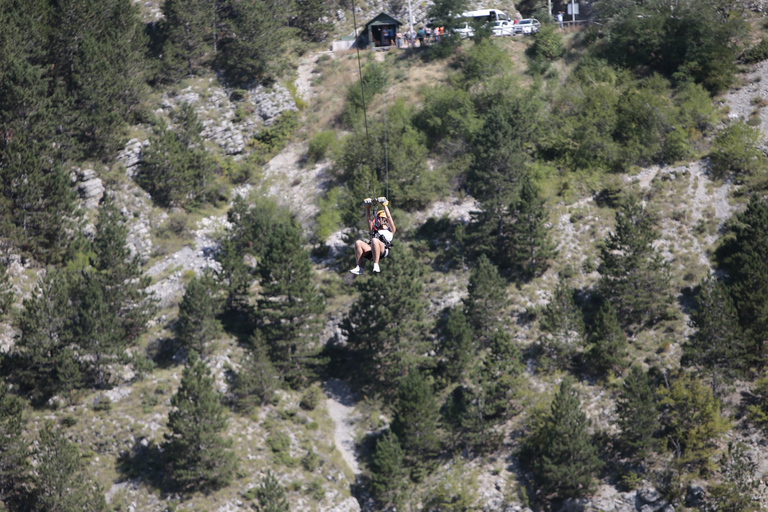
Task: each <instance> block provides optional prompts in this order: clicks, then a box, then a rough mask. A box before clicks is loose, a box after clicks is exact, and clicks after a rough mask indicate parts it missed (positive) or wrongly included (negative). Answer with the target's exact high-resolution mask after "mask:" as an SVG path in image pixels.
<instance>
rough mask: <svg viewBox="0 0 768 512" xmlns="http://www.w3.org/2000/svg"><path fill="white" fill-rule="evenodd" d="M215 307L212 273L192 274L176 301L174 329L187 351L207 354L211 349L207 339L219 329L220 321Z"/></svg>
mask: <svg viewBox="0 0 768 512" xmlns="http://www.w3.org/2000/svg"><path fill="white" fill-rule="evenodd" d="M217 309H218V304H217V300H216V297H215V295H214V283H213V279H212V278H211V276H210V275H208V274H206V275H203V276H202V277H200V278H198V277H193V278H192V280H191V281H190V282H189V284H187V288H186V290H185V291H184V297H183V298H182V299H181V303H179V320H178V327H177V329H176V337H177V339H178V340H179V342H180V343H181V345H182V346H183V347H184V349H185V350H186V351H187V352H189V351H190V350H194V351H196V352H197V353H198V354H207V353H208V352H209V351H210V342H211V341H212V340H213V339H214V338H215V337H216V336H217V335H218V334H219V333H220V332H221V323H220V322H219V321H218V320H217V319H216V312H217ZM206 346H208V348H206Z"/></svg>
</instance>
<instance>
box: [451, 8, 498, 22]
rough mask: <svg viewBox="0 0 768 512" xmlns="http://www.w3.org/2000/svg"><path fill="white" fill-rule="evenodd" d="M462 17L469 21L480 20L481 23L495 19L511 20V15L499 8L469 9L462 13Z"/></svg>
mask: <svg viewBox="0 0 768 512" xmlns="http://www.w3.org/2000/svg"><path fill="white" fill-rule="evenodd" d="M460 17H461V18H465V19H467V20H469V21H472V20H479V21H480V22H481V23H487V22H494V21H509V16H507V14H506V13H505V12H504V11H500V10H498V9H480V10H479V11H467V12H463V13H461V16H460Z"/></svg>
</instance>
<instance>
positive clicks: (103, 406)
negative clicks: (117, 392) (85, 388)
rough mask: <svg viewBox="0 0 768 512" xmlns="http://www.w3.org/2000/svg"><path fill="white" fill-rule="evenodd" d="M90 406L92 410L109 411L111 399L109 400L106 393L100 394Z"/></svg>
mask: <svg viewBox="0 0 768 512" xmlns="http://www.w3.org/2000/svg"><path fill="white" fill-rule="evenodd" d="M91 408H92V409H93V410H94V411H111V410H112V400H110V399H109V397H108V396H106V395H101V396H99V397H97V398H96V399H95V400H94V401H93V405H92V406H91Z"/></svg>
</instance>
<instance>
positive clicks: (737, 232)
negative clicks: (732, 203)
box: [717, 195, 768, 358]
mask: <svg viewBox="0 0 768 512" xmlns="http://www.w3.org/2000/svg"><path fill="white" fill-rule="evenodd" d="M728 228H729V230H730V233H729V235H728V236H727V237H726V238H725V240H724V241H723V244H722V246H721V247H720V248H719V249H718V251H717V257H718V261H719V263H720V265H721V267H722V268H723V269H724V270H725V271H726V272H728V276H729V277H730V286H729V288H730V291H731V295H732V297H733V302H734V305H735V306H736V311H738V314H739V322H740V323H741V327H742V329H743V330H744V332H745V334H746V335H747V336H748V338H749V339H750V341H751V342H752V343H753V345H754V348H751V349H749V351H750V352H753V353H755V354H759V357H763V358H764V357H765V354H764V350H765V349H764V347H765V341H766V339H768V337H767V336H768V334H767V333H768V204H766V202H765V201H763V200H761V199H760V198H759V197H758V196H757V195H753V196H752V197H751V198H750V200H749V204H748V205H747V209H746V210H744V211H743V212H742V213H739V214H737V215H736V217H735V219H732V220H731V221H730V222H729V224H728Z"/></svg>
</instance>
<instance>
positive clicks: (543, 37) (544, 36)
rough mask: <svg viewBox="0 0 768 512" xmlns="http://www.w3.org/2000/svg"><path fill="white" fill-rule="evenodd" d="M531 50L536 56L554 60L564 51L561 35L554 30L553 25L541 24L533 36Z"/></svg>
mask: <svg viewBox="0 0 768 512" xmlns="http://www.w3.org/2000/svg"><path fill="white" fill-rule="evenodd" d="M531 51H532V52H533V54H534V55H535V56H536V57H543V58H545V59H547V60H556V59H559V58H560V57H562V56H563V54H564V53H565V46H563V37H562V36H561V35H560V33H559V32H557V31H555V27H554V25H543V26H542V27H541V30H539V32H538V33H537V34H536V35H535V36H534V38H533V46H532V47H531Z"/></svg>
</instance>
